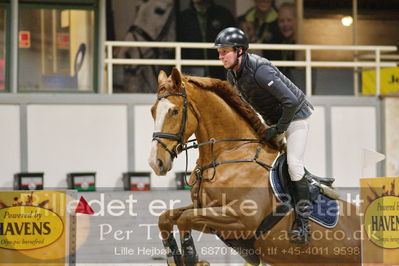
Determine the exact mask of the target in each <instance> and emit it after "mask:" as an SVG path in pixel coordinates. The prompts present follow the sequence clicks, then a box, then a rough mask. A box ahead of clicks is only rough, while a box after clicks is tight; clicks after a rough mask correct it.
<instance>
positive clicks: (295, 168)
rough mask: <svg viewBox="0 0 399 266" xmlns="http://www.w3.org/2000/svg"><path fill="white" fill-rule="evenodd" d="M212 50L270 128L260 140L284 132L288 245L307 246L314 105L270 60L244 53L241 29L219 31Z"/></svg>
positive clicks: (245, 49)
mask: <svg viewBox="0 0 399 266" xmlns="http://www.w3.org/2000/svg"><path fill="white" fill-rule="evenodd" d="M215 48H217V51H218V53H219V59H220V61H222V62H223V65H224V67H225V68H226V69H227V70H228V71H227V80H228V81H229V82H230V84H232V85H233V86H234V87H235V88H236V89H238V91H239V92H240V94H241V95H242V97H243V98H244V100H245V101H247V102H248V103H249V104H250V105H251V106H252V107H253V108H254V109H255V110H256V111H257V112H258V113H259V114H260V115H261V116H262V118H263V119H264V121H265V122H266V123H267V124H268V125H270V126H271V127H270V128H268V129H267V131H266V133H265V136H263V139H264V140H266V141H271V140H273V139H274V138H275V137H277V136H278V135H279V134H283V133H285V136H286V140H287V162H288V172H289V174H290V177H291V180H292V181H293V182H292V183H293V184H294V193H293V194H294V195H293V198H294V203H295V205H296V208H295V209H296V219H295V226H294V228H293V229H292V230H291V231H290V236H291V242H294V243H308V242H309V236H310V228H309V225H308V218H309V215H310V212H311V206H312V205H311V201H310V192H309V184H308V182H307V176H306V175H307V173H305V169H304V164H303V160H304V155H305V147H306V141H307V138H308V131H309V120H310V118H309V117H310V115H311V114H312V111H311V110H313V106H312V105H311V103H310V102H309V101H308V100H307V99H306V97H305V95H304V93H303V92H302V91H301V90H300V89H298V87H297V86H295V84H294V83H292V82H291V81H290V80H289V79H288V78H287V77H286V76H284V75H283V74H282V73H281V72H280V71H279V70H278V69H277V68H276V67H275V66H274V65H272V64H271V63H270V61H269V60H267V59H265V58H263V57H260V56H258V55H255V54H250V53H248V52H247V49H248V38H247V36H246V35H245V33H244V32H243V31H242V30H240V29H238V28H235V27H229V28H226V29H224V30H222V31H221V32H220V33H219V34H218V35H217V36H216V40H215Z"/></svg>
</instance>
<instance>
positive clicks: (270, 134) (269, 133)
mask: <svg viewBox="0 0 399 266" xmlns="http://www.w3.org/2000/svg"><path fill="white" fill-rule="evenodd" d="M278 134H279V133H278V132H277V128H276V127H269V128H268V129H266V133H265V135H264V136H263V137H262V140H263V141H272V140H273V139H274V138H275V137H277V135H278Z"/></svg>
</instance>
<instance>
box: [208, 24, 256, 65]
mask: <svg viewBox="0 0 399 266" xmlns="http://www.w3.org/2000/svg"><path fill="white" fill-rule="evenodd" d="M214 47H215V48H219V47H233V49H234V50H235V51H236V53H237V57H236V62H235V63H234V64H233V65H232V66H231V67H229V69H230V70H232V69H234V68H235V67H236V66H237V65H238V62H239V61H238V58H239V57H240V56H242V55H243V54H245V52H246V51H247V49H248V37H247V35H246V34H245V33H244V32H243V31H242V30H240V29H239V28H235V27H229V28H225V29H224V30H222V31H221V32H219V34H218V35H217V36H216V40H215V45H214ZM240 47H241V48H242V52H240V50H239V49H238V48H240Z"/></svg>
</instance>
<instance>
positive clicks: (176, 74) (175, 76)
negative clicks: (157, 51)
mask: <svg viewBox="0 0 399 266" xmlns="http://www.w3.org/2000/svg"><path fill="white" fill-rule="evenodd" d="M171 77H172V81H173V85H174V88H177V89H180V86H181V75H180V71H179V70H178V69H177V68H175V67H174V68H173V69H172V74H171Z"/></svg>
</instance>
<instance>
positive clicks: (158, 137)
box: [152, 83, 198, 159]
mask: <svg viewBox="0 0 399 266" xmlns="http://www.w3.org/2000/svg"><path fill="white" fill-rule="evenodd" d="M169 96H180V97H183V112H182V120H181V122H180V130H179V133H177V134H173V133H164V132H154V133H153V134H152V140H153V141H154V140H156V141H158V143H159V144H161V146H162V147H163V148H164V149H165V150H166V151H167V152H168V153H169V154H170V156H172V159H174V158H176V157H177V154H178V153H179V150H181V149H182V147H183V145H184V136H185V134H186V124H187V106H188V104H189V103H188V102H187V94H186V89H185V87H184V84H183V83H182V92H177V93H167V94H164V95H158V100H161V99H166V98H168V97H169ZM190 106H191V105H190ZM194 114H195V116H196V117H197V115H196V113H195V111H194ZM197 119H198V117H197ZM161 139H171V140H175V141H177V145H176V146H174V147H173V149H172V150H170V149H169V148H168V146H167V145H166V144H165V143H164V142H163V141H162V140H161Z"/></svg>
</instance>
